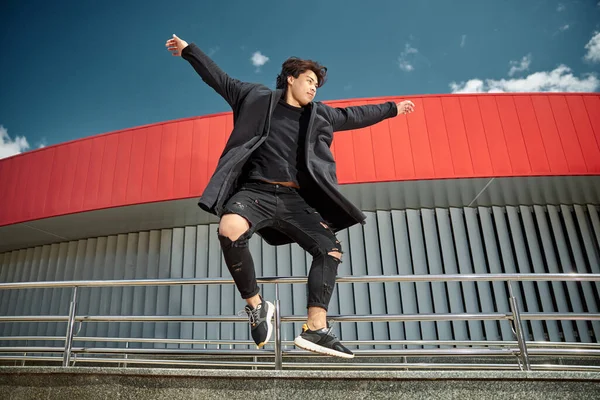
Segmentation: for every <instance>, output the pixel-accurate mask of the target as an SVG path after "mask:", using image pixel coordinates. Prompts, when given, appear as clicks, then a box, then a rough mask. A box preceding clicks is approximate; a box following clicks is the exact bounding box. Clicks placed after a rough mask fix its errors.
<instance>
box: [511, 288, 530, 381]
mask: <svg viewBox="0 0 600 400" xmlns="http://www.w3.org/2000/svg"><path fill="white" fill-rule="evenodd" d="M507 284H508V293H509V295H510V299H509V300H510V308H511V311H512V315H513V326H514V328H515V335H516V336H517V342H518V343H519V350H520V352H521V362H522V363H523V367H522V368H524V369H525V371H531V366H530V365H529V356H528V355H527V343H526V341H525V335H524V334H523V323H522V321H521V313H520V312H519V305H518V303H517V299H516V297H515V295H514V293H513V290H512V282H511V281H507Z"/></svg>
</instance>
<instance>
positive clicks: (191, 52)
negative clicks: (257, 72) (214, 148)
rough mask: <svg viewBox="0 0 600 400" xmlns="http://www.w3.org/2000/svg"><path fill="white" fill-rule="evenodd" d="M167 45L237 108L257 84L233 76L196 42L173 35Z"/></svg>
mask: <svg viewBox="0 0 600 400" xmlns="http://www.w3.org/2000/svg"><path fill="white" fill-rule="evenodd" d="M165 46H166V47H167V49H168V50H169V51H170V52H171V53H172V54H173V55H174V56H181V57H182V58H183V59H185V60H187V61H188V62H189V63H190V64H191V65H192V67H194V69H195V70H196V72H197V73H198V75H200V77H201V78H202V80H203V81H204V82H206V83H207V84H208V85H209V86H210V87H211V88H213V89H214V90H215V91H216V92H217V93H219V94H220V95H221V96H222V97H223V98H224V99H225V101H227V103H229V105H230V106H231V107H232V108H235V107H236V104H237V103H238V101H239V100H240V99H241V98H243V97H244V96H245V95H246V94H247V93H248V91H250V89H252V87H254V86H255V84H252V83H247V82H241V81H239V80H237V79H234V78H231V77H230V76H229V75H227V74H226V73H225V72H224V71H223V70H222V69H221V68H219V66H218V65H217V64H215V62H214V61H213V60H211V59H210V57H209V56H207V55H206V54H205V53H204V52H203V51H202V50H200V49H199V48H198V46H196V45H195V44H194V43H191V44H189V45H188V43H187V42H186V41H185V40H183V39H180V38H178V37H177V36H176V35H173V37H172V38H171V39H169V40H167V43H166V44H165Z"/></svg>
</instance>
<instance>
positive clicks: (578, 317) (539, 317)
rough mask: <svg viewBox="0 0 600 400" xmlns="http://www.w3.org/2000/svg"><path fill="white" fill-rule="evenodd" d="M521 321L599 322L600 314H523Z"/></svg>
mask: <svg viewBox="0 0 600 400" xmlns="http://www.w3.org/2000/svg"><path fill="white" fill-rule="evenodd" d="M521 319H523V320H529V321H549V320H570V321H582V320H583V321H597V320H600V314H593V313H533V312H528V313H521Z"/></svg>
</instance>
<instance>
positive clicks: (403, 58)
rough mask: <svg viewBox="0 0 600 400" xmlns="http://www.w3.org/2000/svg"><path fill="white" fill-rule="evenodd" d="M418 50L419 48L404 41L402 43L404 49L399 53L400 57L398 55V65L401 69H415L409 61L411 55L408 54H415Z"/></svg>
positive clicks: (407, 70)
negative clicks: (403, 43)
mask: <svg viewBox="0 0 600 400" xmlns="http://www.w3.org/2000/svg"><path fill="white" fill-rule="evenodd" d="M418 52H419V50H417V49H415V48H414V47H412V46H411V45H410V44H409V43H406V44H405V45H404V51H403V52H402V53H400V57H398V66H399V67H400V69H401V70H402V71H406V72H410V71H413V70H414V69H415V67H414V66H413V64H412V62H411V61H410V60H411V59H412V56H410V55H411V54H417V53H418Z"/></svg>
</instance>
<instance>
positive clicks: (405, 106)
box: [396, 100, 415, 115]
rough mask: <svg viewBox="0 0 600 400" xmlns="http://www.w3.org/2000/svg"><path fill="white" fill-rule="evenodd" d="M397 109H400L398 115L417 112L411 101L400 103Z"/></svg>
mask: <svg viewBox="0 0 600 400" xmlns="http://www.w3.org/2000/svg"><path fill="white" fill-rule="evenodd" d="M396 107H397V108H398V115H400V114H410V113H411V112H413V111H415V105H414V103H413V102H412V101H410V100H404V101H401V102H400V103H398V104H396Z"/></svg>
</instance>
